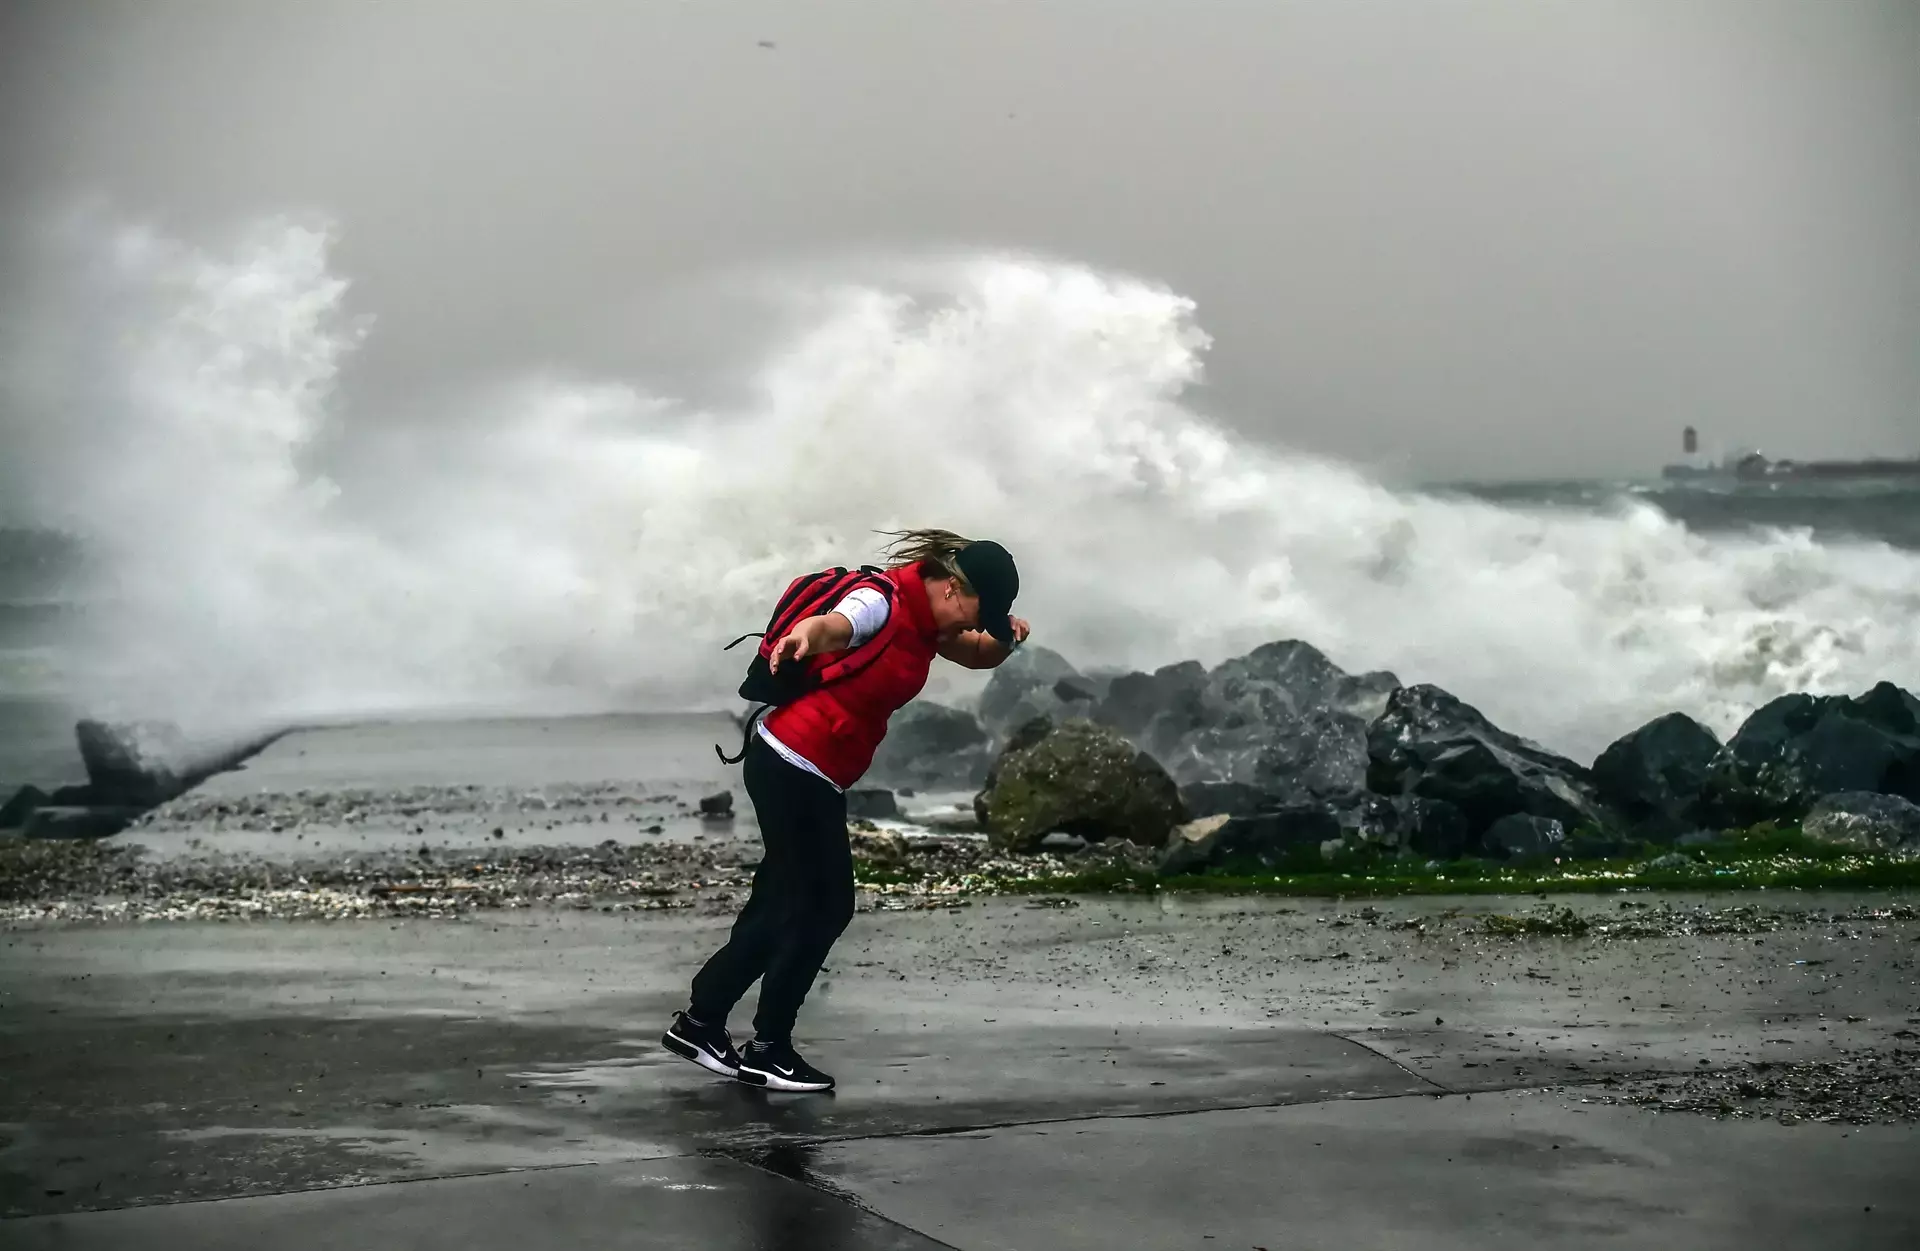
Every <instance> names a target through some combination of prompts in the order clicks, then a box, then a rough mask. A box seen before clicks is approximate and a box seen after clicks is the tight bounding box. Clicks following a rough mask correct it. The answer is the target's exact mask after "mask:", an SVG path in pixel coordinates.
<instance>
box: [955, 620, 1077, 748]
mask: <svg viewBox="0 0 1920 1251" xmlns="http://www.w3.org/2000/svg"><path fill="white" fill-rule="evenodd" d="M1105 689H1106V680H1105V679H1101V678H1090V677H1087V676H1086V675H1084V674H1082V673H1081V672H1080V671H1079V670H1078V669H1075V668H1074V667H1073V665H1072V664H1071V663H1069V662H1068V660H1067V658H1066V657H1065V656H1062V655H1061V654H1060V653H1059V652H1056V651H1053V650H1052V649H1050V648H1046V647H1041V646H1039V645H1037V644H1034V643H1026V644H1023V645H1021V646H1020V647H1018V648H1016V649H1015V650H1014V653H1013V655H1011V656H1009V657H1007V658H1006V659H1005V660H1004V661H1002V662H1001V663H1000V664H999V665H998V666H996V667H995V669H994V670H993V676H992V677H991V678H989V679H988V680H987V686H986V689H985V690H983V691H981V692H980V720H981V722H982V723H983V724H984V725H985V726H986V728H987V730H988V732H989V733H991V734H992V735H993V736H994V737H995V738H998V739H1003V740H1004V739H1005V738H1006V737H1007V735H1009V734H1011V733H1012V732H1013V731H1014V730H1016V729H1018V728H1019V727H1020V726H1022V725H1025V724H1026V723H1027V722H1029V721H1032V720H1033V719H1034V718H1035V717H1053V718H1055V719H1062V720H1064V719H1066V718H1069V717H1076V716H1077V717H1084V716H1086V715H1087V714H1088V713H1089V712H1090V711H1092V709H1093V707H1094V705H1095V704H1096V703H1097V702H1098V701H1099V698H1100V696H1101V694H1102V693H1104V691H1105Z"/></svg>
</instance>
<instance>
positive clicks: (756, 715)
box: [713, 704, 770, 765]
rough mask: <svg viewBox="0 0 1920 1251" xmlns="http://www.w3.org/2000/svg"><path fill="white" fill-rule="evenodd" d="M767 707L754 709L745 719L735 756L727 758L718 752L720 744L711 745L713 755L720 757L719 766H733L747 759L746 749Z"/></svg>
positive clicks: (721, 752) (727, 756) (723, 753)
mask: <svg viewBox="0 0 1920 1251" xmlns="http://www.w3.org/2000/svg"><path fill="white" fill-rule="evenodd" d="M769 707H770V705H764V704H763V705H762V706H760V707H759V708H756V709H754V710H753V715H752V716H750V717H748V718H747V723H746V725H745V726H743V727H742V728H741V731H740V750H739V752H738V753H737V754H735V755H732V756H729V755H727V753H725V752H723V751H721V750H720V744H718V743H715V744H714V745H713V754H714V755H716V756H718V757H720V763H721V764H730V765H735V764H739V763H740V762H741V761H742V760H745V759H746V758H747V747H748V745H749V744H751V743H752V742H753V732H754V731H755V730H756V729H758V728H759V725H760V718H762V717H764V716H766V715H767V709H768V708H769Z"/></svg>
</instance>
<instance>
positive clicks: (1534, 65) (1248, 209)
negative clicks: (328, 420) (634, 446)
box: [0, 0, 1920, 476]
mask: <svg viewBox="0 0 1920 1251" xmlns="http://www.w3.org/2000/svg"><path fill="white" fill-rule="evenodd" d="M763 40H765V41H770V42H772V43H773V44H774V45H775V46H774V47H773V48H771V49H769V48H764V47H761V46H760V41H763ZM0 56H3V57H4V63H3V64H0V161H3V162H4V164H3V165H0V170H3V171H4V177H0V188H4V190H0V208H4V209H5V211H7V212H9V213H25V212H31V211H33V210H34V209H35V208H36V207H38V206H39V205H40V204H42V203H44V202H45V201H46V200H47V199H48V198H49V197H59V196H64V195H69V194H73V193H81V192H104V193H106V194H108V195H110V196H111V197H112V198H113V199H114V200H115V201H116V202H117V203H118V204H119V205H121V206H122V207H123V208H124V209H126V210H127V211H129V212H132V213H137V214H141V215H150V216H152V217H154V218H156V219H158V220H160V221H161V222H163V223H166V224H168V225H170V226H172V227H173V228H175V229H178V230H180V231H183V232H186V233H188V234H190V235H191V234H197V233H200V232H203V231H205V230H207V229H210V228H212V227H214V226H216V225H217V224H219V223H222V222H224V221H227V220H229V219H232V218H235V217H240V216H244V215H247V214H252V213H256V212H261V211H272V210H277V209H283V208H299V207H313V208H318V209H322V210H325V211H326V212H328V213H330V214H332V215H334V216H335V217H337V219H338V220H339V222H340V224H341V227H342V229H343V231H344V237H343V243H342V246H341V249H340V253H339V262H340V265H341V267H342V268H343V269H344V270H345V271H347V272H348V273H349V274H350V275H351V276H352V277H353V278H354V279H355V280H356V284H357V286H356V304H357V306H358V307H360V308H363V309H366V310H368V311H371V312H373V313H375V314H376V315H377V316H378V319H379V328H378V331H377V334H376V335H375V337H374V339H373V340H372V341H371V342H370V344H369V345H368V347H367V348H366V349H365V350H364V352H363V353H362V355H361V356H360V358H359V359H358V360H357V361H356V362H355V364H354V366H353V369H354V371H355V372H354V374H353V376H352V377H351V378H350V379H349V385H350V394H351V395H352V396H354V397H356V403H355V409H354V411H355V412H356V413H359V414H363V416H362V417H360V418H358V419H360V420H371V419H372V418H369V417H366V416H364V414H367V413H373V412H379V411H386V410H387V409H397V408H400V407H402V405H399V404H397V403H395V404H385V405H383V404H382V403H380V402H379V401H380V399H381V398H382V397H385V398H388V399H392V398H393V397H399V396H406V395H412V394H416V393H418V392H420V391H422V390H423V389H432V388H437V387H442V386H446V385H449V384H456V383H459V382H461V381H462V380H471V379H472V378H473V377H475V376H476V375H477V374H480V373H482V372H485V371H491V370H498V369H510V368H513V367H515V366H517V365H519V364H522V363H526V364H545V363H555V362H564V363H569V364H574V365H578V366H580V367H582V368H585V369H590V370H596V371H601V372H614V373H620V372H631V371H634V370H636V369H640V368H644V367H646V364H647V362H648V360H649V359H650V354H651V355H652V356H656V357H657V356H659V355H660V354H662V353H664V352H666V351H669V350H678V349H677V347H672V346H671V345H670V341H666V340H663V341H651V342H650V341H648V340H646V339H645V338H644V337H642V335H641V334H640V330H639V328H640V327H643V326H644V325H646V324H647V323H645V322H643V321H636V320H635V318H634V315H633V313H632V312H631V310H632V307H633V306H634V304H635V303H636V302H644V301H646V300H648V299H649V298H651V299H653V300H654V301H655V303H656V306H658V304H659V301H660V296H661V293H662V292H669V291H673V290H677V289H680V288H684V287H688V286H695V287H697V286H698V285H700V284H701V283H702V282H703V281H705V280H706V279H707V278H708V277H710V276H711V275H713V274H716V273H730V272H731V273H737V272H740V271H742V270H751V269H752V267H754V266H756V265H759V264H784V263H791V262H806V261H808V260H810V259H812V258H817V257H819V256H821V255H823V254H832V253H837V252H844V251H849V250H851V251H869V250H875V249H887V248H903V249H916V248H921V247H928V246H939V247H950V246H954V245H960V246H967V245H976V244H977V245H987V246H993V247H1002V246H1013V247H1024V248H1034V249H1039V250H1043V251H1047V252H1051V253H1055V254H1058V255H1061V256H1063V257H1067V258H1070V259H1075V260H1080V261H1085V262H1088V263H1092V264H1095V265H1100V266H1108V267H1114V268H1119V269H1124V270H1127V271H1131V272H1134V273H1138V274H1142V275H1145V276H1149V277H1152V278H1154V279H1157V280H1160V281H1163V282H1165V283H1167V284H1169V285H1170V286H1172V287H1174V288H1176V289H1177V290H1179V291H1181V292H1183V293H1185V294H1187V295H1190V296H1192V297H1193V298H1195V299H1196V300H1197V301H1198V302H1199V310H1200V311H1199V317H1200V321H1201V323H1202V324H1203V325H1204V326H1205V327H1206V328H1207V329H1208V331H1209V332H1210V333H1211V334H1212V335H1213V336H1214V339H1215V347H1214V349H1213V351H1212V353H1211V355H1210V357H1209V361H1210V365H1209V369H1210V383H1209V386H1208V388H1207V389H1206V391H1205V392H1204V393H1203V394H1202V395H1200V396H1199V397H1198V399H1197V400H1196V403H1197V404H1198V405H1199V406H1200V407H1202V408H1204V409H1206V410H1208V411H1210V412H1213V413H1215V414H1217V415H1219V416H1220V417H1222V418H1223V419H1225V420H1228V421H1230V422H1231V423H1232V424H1234V425H1237V426H1239V427H1241V428H1243V429H1246V430H1248V431H1250V432H1255V433H1259V434H1266V435H1270V436H1272V437H1276V438H1280V439H1284V440H1286V441H1288V442H1291V443H1293V444H1296V445H1299V446H1303V447H1308V448H1313V449H1316V450H1323V451H1329V452H1334V453H1337V454H1341V455H1345V456H1350V457H1354V458H1358V459H1361V460H1363V461H1367V462H1370V463H1374V464H1378V465H1381V466H1383V467H1385V468H1388V469H1391V470H1393V471H1396V472H1406V473H1416V474H1422V475H1436V476H1449V475H1458V474H1471V473H1476V472H1477V473H1510V474H1562V473H1565V474H1576V473H1610V472H1623V471H1625V472H1631V471H1644V470H1647V469H1649V468H1651V467H1653V466H1657V465H1658V464H1659V463H1660V461H1661V460H1662V459H1663V458H1666V457H1667V456H1668V455H1669V453H1670V452H1671V451H1673V450H1674V449H1675V446H1676V444H1677V430H1678V427H1679V426H1680V425H1681V424H1683V423H1684V422H1687V421H1692V422H1694V423H1695V424H1698V425H1700V426H1701V427H1702V429H1703V431H1707V432H1709V433H1710V434H1711V435H1714V436H1719V437H1724V438H1725V439H1728V440H1733V441H1747V442H1754V443H1759V444H1761V445H1763V446H1765V447H1766V448H1767V449H1768V450H1770V451H1774V452H1776V453H1779V454H1803V455H1821V454H1856V453H1868V452H1876V451H1880V452H1920V6H1916V5H1914V4H1912V3H1911V2H1910V0H1884V2H1881V3H1855V2H1853V0H1796V2H1786V0H1588V2H1585V3H1571V2H1563V3H1539V4H1524V5H1523V4H1515V3H1491V2H1490V3H1464V2H1459V3H1448V2H1443V0H1433V2H1415V0H1405V2H1403V3H1392V2H1388V0H1380V2H1377V3H1371V4H1358V5H1357V4H1353V3H1351V0H1326V2H1324V3H1318V2H1316V3H1307V2H1300V3H1280V2H1275V3H1267V4H1251V3H1245V4H1226V3H1205V2H1203V0H1183V2H1181V3H1163V4H1158V5H1151V6H1149V5H1147V4H1144V3H1138V2H1135V3H1127V2H1125V0H1097V2H1096V0H1087V2H1085V3H1073V4H1069V3H1039V2H1033V3H1021V4H986V3H932V2H928V0H922V2H916V3H905V2H901V3H881V2H879V0H869V2H867V3H833V4H829V3H817V2H816V3H807V4H793V3H752V4H749V3H730V4H702V5H695V4H690V3H675V4H669V3H664V2H661V3H652V4H615V3H611V2H609V3H605V4H597V5H596V4H585V3H555V4H545V5H532V4H525V3H520V2H518V0H514V2H512V3H505V2H499V3H494V2H487V3H483V2H480V0H447V2H446V3H390V4H382V5H377V6H376V5H371V4H357V5H346V4H314V3H302V4H294V3H273V2H270V0H251V2H249V3H245V4H237V3H235V4H228V3H214V2H212V0H194V2H193V3H185V2H176V3H156V2H153V0H145V2H141V3H122V4H116V3H105V2H103V0H89V2H87V3H75V2H74V0H41V2H37V3H35V2H29V3H22V2H21V0H13V2H12V3H10V4H9V6H8V7H7V8H6V10H5V11H4V16H3V17H0ZM678 334H679V338H680V342H681V344H682V345H684V343H685V342H686V341H688V340H689V339H690V338H691V337H693V336H692V335H691V333H690V332H689V331H688V329H687V328H686V327H681V328H680V329H679V331H678Z"/></svg>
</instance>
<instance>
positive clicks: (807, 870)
mask: <svg viewBox="0 0 1920 1251" xmlns="http://www.w3.org/2000/svg"><path fill="white" fill-rule="evenodd" d="M742 772H743V774H744V780H745V782H746V786H747V797H748V798H749V799H751V800H752V801H753V811H754V813H755V815H756V816H757V817H758V818H759V820H760V840H761V843H762V844H763V845H764V847H765V849H766V850H765V854H764V855H762V856H761V858H760V867H759V868H758V869H756V870H754V874H753V893H752V894H751V895H750V896H749V897H748V898H747V903H746V906H745V907H744V908H742V909H741V910H740V915H739V917H738V918H736V919H735V920H734V923H733V933H732V934H731V936H730V937H729V938H728V939H727V945H726V946H724V947H722V948H721V949H720V950H719V951H717V952H715V953H714V954H713V957H712V958H711V959H709V960H708V961H707V963H706V965H705V967H703V968H702V969H701V970H700V972H699V973H697V974H696V975H695V976H694V979H693V997H692V1000H691V1002H690V1003H689V1004H688V1006H687V1010H688V1011H689V1012H690V1013H691V1014H692V1015H693V1017H694V1019H695V1020H698V1021H703V1022H705V1023H707V1024H709V1025H721V1024H724V1023H725V1022H726V1019H727V1014H728V1013H729V1012H731V1011H732V1010H733V1006H734V1005H735V1004H736V1003H738V1002H740V999H741V997H742V996H743V995H745V994H746V993H747V988H748V987H749V986H751V985H753V981H754V979H755V978H762V977H763V978H764V979H765V980H763V981H762V982H761V984H760V1010H759V1012H758V1013H757V1014H756V1015H755V1016H754V1018H753V1030H754V1034H755V1036H756V1037H759V1038H762V1039H767V1040H769V1041H779V1040H785V1039H787V1038H788V1037H790V1036H791V1035H792V1033H793V1020H794V1017H795V1016H797V1015H798V1014H799V1012H800V1005H801V1003H802V1002H803V1001H804V1000H805V999H806V997H807V992H808V991H809V990H811V989H812V988H813V979H814V975H815V974H817V973H819V972H820V966H821V965H822V964H824V963H826V959H827V952H829V951H831V950H832V949H833V944H834V942H835V941H836V940H838V939H839V937H840V935H841V933H842V931H844V930H845V929H846V928H847V922H849V921H851V920H852V919H853V852H852V850H851V849H850V848H849V847H848V845H847V797H846V796H845V795H843V794H841V793H840V792H839V791H837V790H835V789H834V788H833V787H831V786H829V785H828V784H827V783H826V782H825V781H823V780H821V779H820V778H818V777H815V776H814V775H813V774H811V773H808V772H807V771H806V770H805V769H802V768H799V767H797V766H795V765H791V764H788V763H787V762H786V761H785V760H783V759H781V758H780V754H779V753H778V752H776V751H774V750H773V748H771V747H769V746H768V745H767V742H766V740H765V739H763V738H761V737H760V736H759V735H758V734H755V735H754V736H753V738H752V739H751V741H749V742H748V744H747V753H746V759H745V760H744V761H743V762H742Z"/></svg>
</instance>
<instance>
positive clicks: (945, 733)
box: [867, 649, 1024, 791]
mask: <svg viewBox="0 0 1920 1251" xmlns="http://www.w3.org/2000/svg"><path fill="white" fill-rule="evenodd" d="M1022 650H1024V649H1022ZM992 763H993V753H992V747H991V743H990V740H989V737H988V734H987V731H986V727H984V726H982V725H981V724H980V721H979V719H978V718H976V717H975V716H974V715H973V714H972V713H970V712H966V711H964V710H962V709H959V708H949V707H947V706H946V705H945V704H936V703H934V702H932V701H931V700H915V701H914V702H912V703H910V704H908V705H907V706H906V707H905V708H902V709H901V710H900V711H899V712H896V713H895V714H893V718H892V720H890V721H889V722H888V723H887V736H886V738H885V739H883V740H881V743H880V748H879V750H878V751H876V752H875V753H874V756H873V765H872V766H871V767H870V768H869V769H868V770H867V776H868V777H869V778H870V779H872V780H873V781H874V782H876V783H879V784H881V785H885V786H891V787H893V788H894V789H895V790H904V789H905V788H908V787H911V788H913V789H916V790H930V791H940V790H973V789H975V788H977V787H979V786H980V785H981V784H982V782H984V781H985V779H986V776H987V769H988V767H989V766H990V765H991V764H992Z"/></svg>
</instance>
